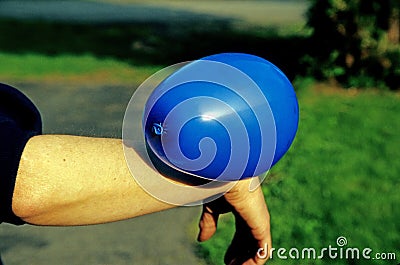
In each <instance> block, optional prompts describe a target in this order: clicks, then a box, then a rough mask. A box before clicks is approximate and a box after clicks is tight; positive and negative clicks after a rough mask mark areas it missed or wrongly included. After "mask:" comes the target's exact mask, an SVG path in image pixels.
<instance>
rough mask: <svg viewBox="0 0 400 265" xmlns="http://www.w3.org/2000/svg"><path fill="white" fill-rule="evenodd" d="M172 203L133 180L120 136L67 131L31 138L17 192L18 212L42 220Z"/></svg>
mask: <svg viewBox="0 0 400 265" xmlns="http://www.w3.org/2000/svg"><path fill="white" fill-rule="evenodd" d="M136 162H137V168H136V169H135V173H136V174H143V168H144V164H143V162H141V160H140V158H137V161H136ZM171 207H173V205H170V204H166V203H163V202H161V201H159V200H157V199H155V198H153V197H152V196H150V195H149V194H147V193H146V192H145V191H144V190H143V189H142V188H141V187H140V186H139V185H138V184H137V183H136V182H135V180H134V178H133V177H132V175H131V173H130V171H129V169H128V167H127V165H126V162H125V157H124V153H123V148H122V143H121V140H117V139H104V138H89V137H78V136H65V135H42V136H36V137H33V138H32V139H30V140H29V142H28V144H27V145H26V147H25V149H24V152H23V154H22V158H21V162H20V166H19V170H18V175H17V180H16V186H15V190H14V196H13V210H14V212H15V213H16V214H17V215H18V216H20V217H21V218H22V219H23V220H25V221H26V222H28V223H32V224H38V225H82V224H95V223H104V222H111V221H116V220H122V219H127V218H131V217H135V216H139V215H143V214H147V213H152V212H156V211H161V210H165V209H168V208H171Z"/></svg>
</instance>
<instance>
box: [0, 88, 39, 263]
mask: <svg viewBox="0 0 400 265" xmlns="http://www.w3.org/2000/svg"><path fill="white" fill-rule="evenodd" d="M41 133H42V121H41V117H40V113H39V111H38V110H37V108H36V107H35V105H34V104H33V103H32V102H31V101H30V100H29V99H28V98H27V97H26V96H25V95H23V94H22V93H21V92H19V91H18V90H16V89H15V88H13V87H11V86H8V85H4V84H1V83H0V223H1V222H7V223H11V224H16V225H20V224H23V223H24V222H23V221H22V220H21V219H20V218H18V217H17V216H15V214H14V213H13V211H12V207H11V203H12V196H13V191H14V186H15V178H16V175H17V171H18V166H19V161H20V159H21V155H22V151H23V150H24V147H25V145H26V143H27V142H28V140H29V139H30V138H31V137H33V136H35V135H38V134H41ZM0 264H1V261H0Z"/></svg>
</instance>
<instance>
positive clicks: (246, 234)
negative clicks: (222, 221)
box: [198, 179, 272, 265]
mask: <svg viewBox="0 0 400 265" xmlns="http://www.w3.org/2000/svg"><path fill="white" fill-rule="evenodd" d="M250 181H251V180H250V179H248V180H241V181H239V182H238V183H237V184H236V185H235V187H233V188H232V189H231V190H230V191H229V192H227V193H226V194H225V195H224V197H221V198H219V199H217V200H215V201H212V202H210V203H207V204H205V205H204V206H203V212H202V215H201V219H200V224H199V226H200V233H199V236H198V241H200V242H202V241H206V240H208V239H209V238H211V237H212V236H213V234H214V233H215V231H216V229H217V222H218V216H219V215H220V214H223V213H227V212H232V213H233V214H234V216H235V221H236V232H235V236H234V238H233V240H232V243H231V245H230V246H229V248H228V250H227V252H226V254H225V263H226V264H228V265H235V264H245V265H255V264H257V265H260V264H265V262H266V261H267V259H268V256H269V253H268V252H269V250H270V249H271V247H272V241H271V232H270V216H269V212H268V208H267V205H266V203H265V199H264V195H263V193H262V190H261V187H258V188H257V189H256V190H254V191H252V192H250V190H249V184H250ZM265 246H267V249H264V248H265ZM260 248H263V251H267V253H265V252H261V250H259V249H260ZM258 253H260V254H261V255H257V254H258ZM266 254H267V255H266ZM259 256H261V257H262V256H266V258H264V259H263V258H261V257H259Z"/></svg>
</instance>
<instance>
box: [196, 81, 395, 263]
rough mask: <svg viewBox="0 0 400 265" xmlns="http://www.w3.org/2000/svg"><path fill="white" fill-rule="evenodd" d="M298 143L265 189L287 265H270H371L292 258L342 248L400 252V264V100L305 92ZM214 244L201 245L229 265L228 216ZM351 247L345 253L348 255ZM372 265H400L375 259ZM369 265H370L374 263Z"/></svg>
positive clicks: (317, 88)
mask: <svg viewBox="0 0 400 265" xmlns="http://www.w3.org/2000/svg"><path fill="white" fill-rule="evenodd" d="M302 86H304V85H302V84H300V87H299V88H300V91H298V98H299V104H300V115H301V120H300V124H299V130H298V134H297V136H296V139H295V142H294V144H293V146H292V147H291V149H290V151H289V152H288V153H287V155H286V156H285V157H284V158H283V159H282V160H281V161H280V162H279V163H278V164H277V165H276V166H275V167H274V168H273V169H272V170H271V172H270V174H269V177H268V178H267V180H266V181H265V182H264V183H263V190H264V193H265V195H266V199H267V201H268V206H269V210H270V213H271V219H272V220H271V222H272V234H273V245H274V247H275V248H276V249H279V248H285V249H286V250H287V252H286V253H285V255H286V256H287V257H288V259H287V260H282V259H279V258H278V257H277V254H276V251H275V252H274V253H275V257H274V258H273V259H272V260H271V261H270V262H269V263H268V264H327V263H329V264H366V262H371V261H365V260H363V259H362V257H361V259H360V260H351V259H349V260H346V259H335V260H334V261H333V260H330V258H329V256H328V255H325V259H324V260H318V259H315V260H313V259H304V260H303V261H301V262H300V263H299V260H301V252H300V257H299V258H298V259H294V258H290V256H288V251H289V250H290V249H291V248H297V249H299V250H300V251H301V250H302V249H303V248H310V247H312V248H315V249H316V250H317V256H318V255H319V253H318V251H320V250H321V249H322V248H324V247H326V248H328V247H329V245H331V246H332V247H337V245H336V239H337V238H338V237H340V236H344V237H346V239H347V241H348V244H347V246H346V247H348V248H359V249H360V250H362V249H364V248H367V247H368V248H371V249H372V250H373V252H372V253H371V256H372V257H373V255H375V253H378V252H386V253H393V252H394V253H396V257H397V260H396V262H397V263H398V262H399V260H400V252H399V251H400V250H399V245H400V235H399V231H400V222H399V221H398V220H400V207H399V202H400V193H399V187H400V180H399V176H400V163H399V162H398V158H399V157H400V148H399V147H400V138H399V132H400V119H399V118H398V114H399V112H400V95H399V94H394V93H385V92H378V91H362V92H361V91H356V90H335V89H331V88H330V87H326V86H324V85H313V86H311V87H308V88H305V87H302ZM222 221H223V222H221V224H220V226H219V230H218V231H217V234H216V236H215V238H213V239H211V240H210V241H209V242H206V243H203V244H201V245H200V246H199V248H198V250H199V254H200V255H202V256H205V257H206V258H207V259H208V262H209V264H215V265H216V264H223V255H224V250H225V249H226V246H227V244H229V242H230V239H231V237H232V233H233V226H234V221H233V220H232V218H231V217H230V216H224V217H223V218H222ZM346 247H344V248H343V249H344V250H345V249H346ZM373 262H374V263H371V264H397V263H396V262H394V261H391V263H390V262H389V261H387V260H386V261H378V260H374V261H373ZM368 264H370V263H368Z"/></svg>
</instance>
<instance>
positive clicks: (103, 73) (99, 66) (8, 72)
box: [0, 52, 161, 85]
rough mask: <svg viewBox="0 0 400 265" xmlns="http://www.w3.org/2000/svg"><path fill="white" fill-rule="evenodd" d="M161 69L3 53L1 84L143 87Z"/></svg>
mask: <svg viewBox="0 0 400 265" xmlns="http://www.w3.org/2000/svg"><path fill="white" fill-rule="evenodd" d="M159 69H161V67H160V66H135V65H132V64H127V63H123V62H121V61H118V60H115V59H104V58H103V59H100V58H96V57H94V56H92V55H57V56H44V55H39V54H18V55H16V54H9V53H1V52H0V80H2V81H3V82H4V81H8V82H13V81H17V82H18V81H23V82H54V83H57V82H62V83H78V84H91V85H99V84H101V85H107V84H135V85H136V84H140V83H141V82H143V81H144V80H145V79H146V78H148V77H149V76H150V75H151V74H153V73H155V72H156V71H157V70H159Z"/></svg>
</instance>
